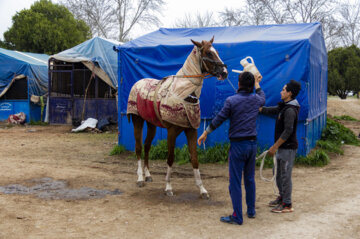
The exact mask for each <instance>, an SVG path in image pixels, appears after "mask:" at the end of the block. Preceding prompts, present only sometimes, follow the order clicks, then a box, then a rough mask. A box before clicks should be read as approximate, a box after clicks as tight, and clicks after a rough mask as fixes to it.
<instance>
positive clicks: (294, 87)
mask: <svg viewBox="0 0 360 239" xmlns="http://www.w3.org/2000/svg"><path fill="white" fill-rule="evenodd" d="M300 90H301V85H300V83H299V82H297V81H296V80H291V81H290V82H289V83H287V84H286V91H288V92H289V91H290V92H291V98H292V99H295V98H296V96H297V95H298V94H299V92H300Z"/></svg>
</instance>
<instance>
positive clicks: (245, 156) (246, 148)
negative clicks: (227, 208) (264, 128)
mask: <svg viewBox="0 0 360 239" xmlns="http://www.w3.org/2000/svg"><path fill="white" fill-rule="evenodd" d="M256 149H257V143H256V141H255V140H244V141H239V142H234V141H231V142H230V152H229V179H230V185H229V192H230V197H231V201H232V204H233V209H234V212H233V217H234V219H235V220H236V222H238V223H242V222H243V216H242V192H241V180H242V173H243V172H244V184H245V192H246V205H247V214H248V215H250V216H252V215H255V192H256V190H255V160H256Z"/></svg>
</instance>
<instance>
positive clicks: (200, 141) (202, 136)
mask: <svg viewBox="0 0 360 239" xmlns="http://www.w3.org/2000/svg"><path fill="white" fill-rule="evenodd" d="M207 135H208V132H207V131H204V133H202V135H201V136H200V137H199V139H198V141H197V143H198V145H199V146H200V145H201V144H202V143H205V141H206V138H207Z"/></svg>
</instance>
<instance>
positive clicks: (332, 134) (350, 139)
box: [321, 117, 359, 145]
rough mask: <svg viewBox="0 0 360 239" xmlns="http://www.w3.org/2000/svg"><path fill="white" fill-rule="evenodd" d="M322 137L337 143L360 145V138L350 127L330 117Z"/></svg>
mask: <svg viewBox="0 0 360 239" xmlns="http://www.w3.org/2000/svg"><path fill="white" fill-rule="evenodd" d="M321 139H322V140H326V141H332V142H335V143H337V144H351V145H359V140H358V139H357V137H356V136H355V134H354V133H353V132H352V131H351V130H350V129H348V128H346V127H345V126H344V125H342V124H340V123H339V122H336V121H335V120H333V119H331V118H329V117H328V118H327V124H326V129H325V130H324V131H323V132H322V135H321Z"/></svg>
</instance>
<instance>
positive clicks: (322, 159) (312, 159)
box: [295, 149, 330, 167]
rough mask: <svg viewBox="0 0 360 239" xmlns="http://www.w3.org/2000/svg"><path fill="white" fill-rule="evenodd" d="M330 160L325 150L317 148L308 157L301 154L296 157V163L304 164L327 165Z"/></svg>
mask: <svg viewBox="0 0 360 239" xmlns="http://www.w3.org/2000/svg"><path fill="white" fill-rule="evenodd" d="M329 162H330V158H329V156H328V154H327V153H326V151H325V150H323V149H316V150H314V151H312V152H311V153H310V154H309V155H307V156H306V157H303V156H300V157H296V158H295V164H299V165H304V166H317V167H321V166H325V165H327V164H328V163H329Z"/></svg>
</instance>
